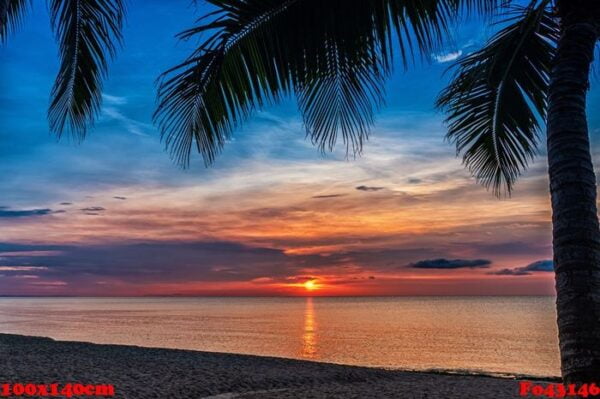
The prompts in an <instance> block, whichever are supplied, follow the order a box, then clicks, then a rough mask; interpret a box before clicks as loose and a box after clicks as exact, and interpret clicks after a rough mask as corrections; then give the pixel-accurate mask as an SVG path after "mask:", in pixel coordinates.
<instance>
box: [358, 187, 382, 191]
mask: <svg viewBox="0 0 600 399" xmlns="http://www.w3.org/2000/svg"><path fill="white" fill-rule="evenodd" d="M355 188H356V189H357V190H359V191H379V190H383V189H384V188H385V187H373V186H357V187H355Z"/></svg>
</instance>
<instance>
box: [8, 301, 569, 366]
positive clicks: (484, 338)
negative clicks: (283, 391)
mask: <svg viewBox="0 0 600 399" xmlns="http://www.w3.org/2000/svg"><path fill="white" fill-rule="evenodd" d="M0 332H3V333H13V334H24V335H38V336H48V337H52V338H55V339H59V340H70V341H87V342H95V343H106V344H127V345H139V346H149V347H163V348H179V349H193V350H200V351H211V352H230V353H243V354H253V355H262V356H278V357H287V358H295V359H303V360H313V361H323V362H332V363H341V364H352V365H360V366H372V367H385V368H393V369H408V370H432V369H434V370H444V371H448V370H451V371H457V372H473V373H486V374H494V375H507V374H508V375H515V374H520V375H532V376H558V375H560V366H559V357H558V338H557V329H556V311H555V309H554V298H553V297H352V298H350V297H339V298H322V297H314V298H310V297H309V298H279V297H278V298H271V297H270V298H237V297H235V298H234V297H226V298H225V297H224V298H162V297H161V298H153V297H148V298H0Z"/></svg>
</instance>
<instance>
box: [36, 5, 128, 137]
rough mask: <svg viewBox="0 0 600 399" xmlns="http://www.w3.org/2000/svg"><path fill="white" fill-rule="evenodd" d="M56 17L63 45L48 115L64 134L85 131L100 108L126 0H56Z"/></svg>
mask: <svg viewBox="0 0 600 399" xmlns="http://www.w3.org/2000/svg"><path fill="white" fill-rule="evenodd" d="M50 14H51V22H52V27H53V29H54V32H55V34H56V38H57V41H58V43H59V49H60V58H61V59H60V61H61V62H60V70H59V72H58V76H57V78H56V82H55V84H54V87H53V88H52V94H51V103H50V109H49V111H48V119H49V121H50V129H51V130H52V131H53V132H55V133H56V134H57V135H58V136H59V137H60V136H61V135H62V133H63V132H64V131H65V130H68V131H70V132H71V133H72V134H73V135H74V136H75V137H76V138H78V139H81V138H83V137H85V134H86V132H87V129H88V127H89V125H90V124H91V123H92V122H93V120H94V118H95V116H96V114H97V113H98V111H99V108H100V103H101V99H102V78H103V77H104V75H105V74H106V70H107V66H108V60H109V59H110V58H111V57H112V56H113V55H114V53H115V44H114V42H115V41H120V40H121V27H122V24H123V17H124V4H123V1H122V0H52V1H50Z"/></svg>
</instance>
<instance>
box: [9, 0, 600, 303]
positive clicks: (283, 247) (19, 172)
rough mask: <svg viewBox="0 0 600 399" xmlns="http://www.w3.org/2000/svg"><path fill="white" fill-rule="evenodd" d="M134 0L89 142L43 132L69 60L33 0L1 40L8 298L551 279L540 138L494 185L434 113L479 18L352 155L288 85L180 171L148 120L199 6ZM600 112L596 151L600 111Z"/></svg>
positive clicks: (449, 287) (461, 288)
mask: <svg viewBox="0 0 600 399" xmlns="http://www.w3.org/2000/svg"><path fill="white" fill-rule="evenodd" d="M130 3H131V4H130V6H129V10H128V22H127V26H126V29H125V32H124V38H125V41H124V45H123V49H122V50H121V51H120V52H119V54H118V57H117V59H116V60H115V62H113V64H112V66H111V72H110V77H109V79H108V80H107V82H106V85H105V88H104V105H103V109H102V112H101V116H100V117H99V120H98V121H97V123H96V125H95V127H94V129H93V130H92V131H91V134H90V135H89V137H88V139H87V140H86V141H85V142H84V143H82V144H81V145H77V144H75V143H71V142H69V140H62V141H61V142H57V141H56V139H55V138H54V137H53V136H51V135H50V134H49V132H48V125H47V121H46V110H47V105H48V97H49V92H50V88H51V85H52V83H53V79H54V76H55V74H56V71H57V67H58V61H57V54H56V53H57V50H56V45H55V43H54V41H53V38H52V34H51V32H50V29H49V24H48V17H47V11H46V8H45V6H44V5H43V4H41V2H40V4H38V2H36V4H35V8H34V10H33V11H32V12H31V13H30V14H29V15H28V18H27V20H26V23H25V24H24V26H22V28H21V29H20V30H19V32H18V33H17V34H16V35H13V36H12V37H11V40H10V41H9V44H8V45H7V46H5V47H3V48H0V159H2V162H1V163H0V175H1V176H2V178H1V179H0V276H1V278H0V295H305V294H311V295H447V294H449V295H479V294H483V295H497V294H500V295H503V294H507V295H512V294H525V295H535V294H553V292H554V288H553V277H552V273H551V267H552V265H551V261H550V259H551V258H552V254H551V236H550V209H549V206H550V205H549V200H548V190H547V177H546V164H545V157H544V153H545V150H544V148H541V150H540V153H541V156H540V157H539V158H538V159H537V160H536V162H535V163H534V164H533V165H532V167H531V169H530V170H529V171H528V173H527V174H526V175H525V176H523V178H522V179H521V180H520V182H519V183H518V184H517V187H516V191H515V193H514V195H513V196H512V198H511V199H504V200H498V199H496V198H495V197H493V196H492V194H491V193H489V192H487V191H486V190H485V188H483V187H481V186H479V185H477V184H476V183H475V182H474V180H473V179H472V178H471V177H470V176H469V173H468V172H467V171H465V170H464V169H463V167H462V165H461V162H460V159H457V158H456V155H455V151H454V148H453V147H452V146H451V145H449V144H448V143H446V142H445V141H444V127H443V123H442V119H443V115H441V114H440V113H439V112H437V111H435V110H434V109H433V102H434V99H435V96H436V94H437V93H438V92H439V90H440V89H441V88H443V86H444V82H446V81H447V79H448V78H449V76H450V75H449V74H448V73H444V71H445V70H446V69H447V68H448V66H449V65H450V61H452V60H454V59H456V58H457V57H459V56H462V55H465V54H468V53H469V52H471V51H474V50H475V49H477V48H478V47H479V46H481V44H482V43H483V42H484V41H485V39H486V38H487V37H489V35H490V33H491V32H493V30H491V29H489V28H486V24H484V23H483V22H482V21H479V20H468V21H464V22H463V23H462V24H461V27H460V29H458V28H457V29H456V37H455V39H454V40H453V43H451V44H449V45H448V46H447V47H446V48H444V49H440V52H438V53H433V54H431V55H430V56H429V57H427V58H428V59H427V60H425V62H424V63H417V65H416V66H414V67H411V69H410V71H409V72H406V73H404V72H403V71H402V70H400V69H398V70H397V71H396V73H395V74H394V76H393V78H392V79H391V81H390V82H389V84H388V85H387V104H386V106H385V107H384V108H383V109H382V111H381V112H380V113H379V114H378V119H377V123H376V126H375V127H374V129H373V132H372V136H371V138H370V140H369V141H368V142H367V143H366V145H365V148H364V152H363V154H362V156H360V157H357V158H356V159H349V160H347V159H345V156H344V155H345V151H344V150H343V149H342V148H340V149H339V152H335V153H333V154H326V155H322V154H320V153H319V151H318V150H317V149H316V148H315V147H313V146H312V145H311V143H310V141H308V140H306V139H305V136H304V129H303V127H302V124H301V120H300V118H299V115H298V112H297V111H296V107H295V103H294V101H292V100H290V101H287V102H285V103H283V104H280V105H277V106H273V107H268V108H265V109H263V110H261V111H259V112H257V113H256V114H255V115H254V117H252V118H251V120H250V121H249V122H248V123H247V124H246V125H245V126H244V127H243V128H242V129H239V130H237V131H236V132H235V135H234V138H233V139H232V140H231V141H230V142H229V143H228V144H227V146H226V148H225V150H224V152H223V154H222V155H221V156H220V157H219V158H218V159H217V162H216V163H215V164H214V165H213V166H212V167H210V168H208V169H206V168H205V167H204V166H203V164H202V162H201V159H199V157H198V156H196V157H195V161H194V162H192V165H191V167H190V168H189V169H186V170H182V169H181V168H179V167H178V166H177V165H175V164H174V163H173V162H172V161H171V160H170V159H169V156H168V154H167V153H165V152H164V146H163V144H162V143H161V142H160V139H159V137H158V133H157V130H156V129H155V128H154V127H153V125H152V123H151V114H152V111H153V109H154V98H155V97H154V94H155V86H154V83H155V79H156V77H157V76H158V74H159V73H160V72H162V71H164V70H165V69H166V68H167V67H169V66H172V65H174V64H175V63H176V62H177V61H179V60H181V59H182V58H183V57H184V56H185V55H186V54H187V53H188V52H189V50H190V48H191V46H192V45H193V43H181V42H177V41H176V39H174V38H173V36H174V35H175V34H176V33H177V32H179V31H181V30H183V29H185V28H187V27H189V26H191V25H192V24H193V21H194V19H195V18H196V17H198V16H200V15H201V14H202V13H203V10H202V8H196V7H195V6H191V5H190V2H189V0H178V1H169V2H165V1H159V0H153V1H145V2H144V7H141V6H140V4H141V2H130ZM596 86H597V79H595V80H594V82H593V88H592V90H591V92H590V103H589V105H590V107H589V108H590V110H595V109H598V106H599V105H600V97H599V94H600V91H599V90H597V89H596ZM590 123H591V126H590V130H591V133H592V142H593V145H594V148H593V152H594V155H595V158H596V159H599V158H598V156H597V154H598V149H599V148H600V147H599V144H600V143H599V142H598V137H599V136H600V135H599V134H598V128H600V114H598V113H593V112H591V113H590ZM306 281H313V283H311V284H313V285H314V287H312V288H313V289H312V290H308V289H307V287H306V286H305V282H306Z"/></svg>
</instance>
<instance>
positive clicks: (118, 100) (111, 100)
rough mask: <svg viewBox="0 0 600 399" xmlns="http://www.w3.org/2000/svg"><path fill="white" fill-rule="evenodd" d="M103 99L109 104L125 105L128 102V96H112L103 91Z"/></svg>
mask: <svg viewBox="0 0 600 399" xmlns="http://www.w3.org/2000/svg"><path fill="white" fill-rule="evenodd" d="M102 100H104V103H105V104H108V105H124V104H127V98H126V97H119V96H111V95H110V94H106V93H102Z"/></svg>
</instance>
